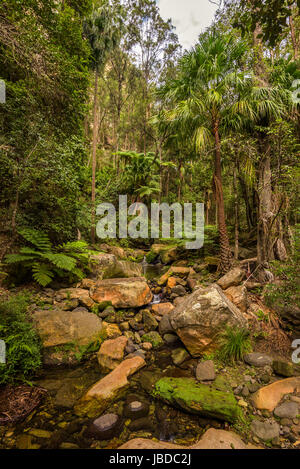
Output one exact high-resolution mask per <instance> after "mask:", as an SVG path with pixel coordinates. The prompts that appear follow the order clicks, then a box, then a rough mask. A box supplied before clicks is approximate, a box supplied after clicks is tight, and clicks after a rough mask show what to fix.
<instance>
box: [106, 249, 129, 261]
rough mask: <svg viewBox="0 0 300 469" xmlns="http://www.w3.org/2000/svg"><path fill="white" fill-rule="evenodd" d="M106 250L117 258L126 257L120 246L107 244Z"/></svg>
mask: <svg viewBox="0 0 300 469" xmlns="http://www.w3.org/2000/svg"><path fill="white" fill-rule="evenodd" d="M107 250H108V252H109V253H111V254H113V255H114V256H116V257H118V258H119V259H124V258H125V257H126V252H125V250H124V249H123V248H121V247H120V246H108V248H107Z"/></svg>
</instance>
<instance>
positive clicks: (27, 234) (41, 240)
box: [19, 228, 51, 251]
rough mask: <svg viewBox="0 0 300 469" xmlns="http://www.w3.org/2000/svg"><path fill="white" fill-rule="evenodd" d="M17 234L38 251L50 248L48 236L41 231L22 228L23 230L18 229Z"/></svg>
mask: <svg viewBox="0 0 300 469" xmlns="http://www.w3.org/2000/svg"><path fill="white" fill-rule="evenodd" d="M19 234H20V235H21V236H22V237H23V238H24V239H26V241H28V242H29V243H30V244H33V245H34V246H35V247H36V248H37V249H39V250H40V251H50V250H51V242H50V240H49V237H48V235H46V234H45V233H43V232H42V231H38V230H34V229H33V228H24V229H23V230H20V231H19Z"/></svg>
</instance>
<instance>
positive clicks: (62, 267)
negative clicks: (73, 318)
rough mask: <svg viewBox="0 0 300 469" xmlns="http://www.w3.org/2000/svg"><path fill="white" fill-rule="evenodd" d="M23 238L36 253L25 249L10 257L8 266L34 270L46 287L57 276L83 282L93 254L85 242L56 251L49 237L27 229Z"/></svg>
mask: <svg viewBox="0 0 300 469" xmlns="http://www.w3.org/2000/svg"><path fill="white" fill-rule="evenodd" d="M19 234H20V235H21V236H22V237H23V238H24V239H25V240H26V241H27V242H28V243H30V244H32V245H33V246H34V248H35V249H33V248H32V247H29V246H24V247H22V248H21V249H20V252H19V253H18V254H9V255H7V256H6V258H5V262H6V264H9V265H11V264H17V265H18V264H21V265H23V266H24V267H26V268H28V269H30V270H31V275H32V278H33V279H34V280H35V281H36V282H37V283H38V284H39V285H41V286H43V287H46V286H47V285H49V284H50V283H51V282H52V280H53V279H54V278H55V277H56V276H58V277H65V276H66V275H69V276H70V275H71V276H72V277H75V278H76V279H79V280H81V279H82V278H83V277H84V269H86V268H87V267H88V264H89V260H90V255H91V254H92V252H91V251H89V250H88V246H87V244H86V243H85V242H84V241H73V242H68V243H65V244H63V245H61V246H58V247H56V248H53V247H52V245H51V243H50V241H49V238H48V236H47V235H46V234H45V233H42V232H40V231H37V230H33V229H30V228H27V229H24V230H21V231H20V232H19Z"/></svg>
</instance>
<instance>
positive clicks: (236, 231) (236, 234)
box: [233, 162, 239, 261]
mask: <svg viewBox="0 0 300 469" xmlns="http://www.w3.org/2000/svg"><path fill="white" fill-rule="evenodd" d="M233 192H234V227H235V229H234V259H235V260H236V261H237V260H238V258H239V195H238V187H237V162H235V165H234V172H233Z"/></svg>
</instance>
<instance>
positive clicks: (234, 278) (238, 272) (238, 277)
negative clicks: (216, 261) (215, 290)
mask: <svg viewBox="0 0 300 469" xmlns="http://www.w3.org/2000/svg"><path fill="white" fill-rule="evenodd" d="M244 277H245V271H244V270H243V269H241V268H240V267H235V268H234V269H232V270H230V271H229V272H227V274H225V275H223V277H221V278H220V279H219V280H218V282H217V284H218V285H219V286H220V287H221V288H223V290H227V288H229V287H237V286H238V285H239V284H240V283H241V281H242V280H243V279H244Z"/></svg>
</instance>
